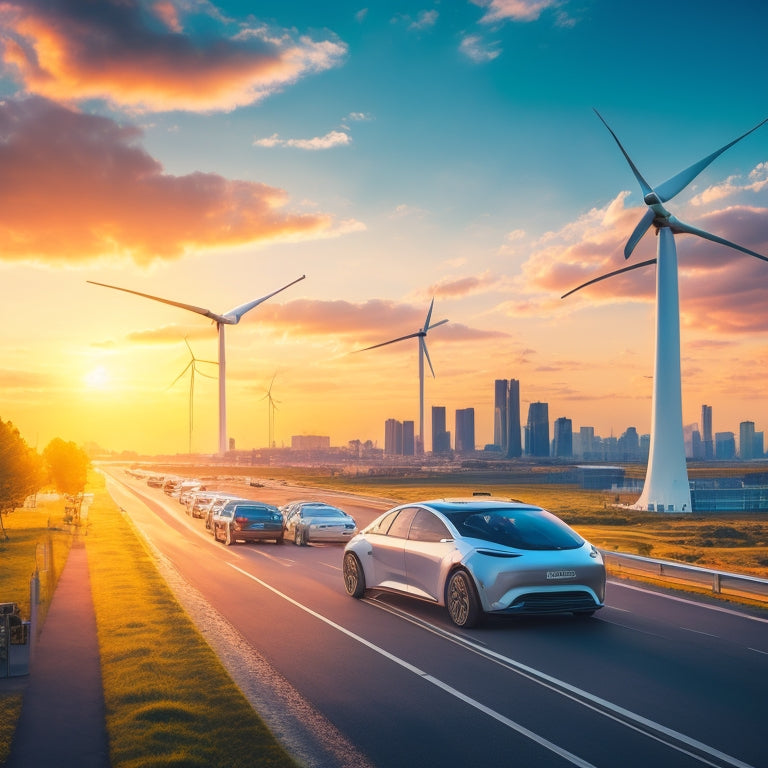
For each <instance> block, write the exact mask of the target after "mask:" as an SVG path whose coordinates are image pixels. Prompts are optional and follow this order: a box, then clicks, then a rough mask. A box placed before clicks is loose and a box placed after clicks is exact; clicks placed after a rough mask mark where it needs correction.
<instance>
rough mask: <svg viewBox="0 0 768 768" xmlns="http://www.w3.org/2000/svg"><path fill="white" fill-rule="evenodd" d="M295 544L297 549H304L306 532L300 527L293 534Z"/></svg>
mask: <svg viewBox="0 0 768 768" xmlns="http://www.w3.org/2000/svg"><path fill="white" fill-rule="evenodd" d="M293 543H294V544H295V545H296V546H297V547H303V546H304V532H303V531H302V530H301V528H299V526H298V525H297V526H296V529H295V530H294V532H293Z"/></svg>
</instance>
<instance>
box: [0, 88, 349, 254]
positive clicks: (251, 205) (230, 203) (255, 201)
mask: <svg viewBox="0 0 768 768" xmlns="http://www.w3.org/2000/svg"><path fill="white" fill-rule="evenodd" d="M140 136H141V133H140V131H139V129H138V128H136V127H133V126H123V125H118V124H117V123H115V122H114V121H112V120H109V119H107V118H104V117H97V116H92V115H85V114H81V113H79V112H75V111H73V110H69V109H66V108H64V107H62V106H59V105H57V104H54V103H52V102H50V101H46V100H45V99H41V98H36V97H35V98H30V99H26V100H23V101H6V102H0V259H4V260H7V261H13V260H16V261H18V260H38V261H45V262H48V263H59V264H65V263H67V264H74V263H80V262H85V261H89V260H93V259H96V258H98V257H101V256H122V257H126V258H130V259H132V260H133V261H135V262H136V263H139V264H146V263H148V262H151V261H152V260H154V259H172V258H177V257H179V256H181V255H183V254H184V253H185V252H187V251H190V250H193V249H204V248H213V247H220V246H224V247H226V246H238V245H243V244H248V243H259V242H265V241H273V240H296V239H302V238H311V237H325V236H331V235H333V234H336V233H338V231H339V229H335V228H334V225H333V223H332V220H331V218H330V217H329V216H327V215H323V214H312V215H309V214H300V213H290V212H287V211H285V210H284V207H285V204H286V202H287V198H286V194H285V192H284V191H283V190H280V189H276V188H274V187H269V186H266V185H265V184H258V183H255V182H249V181H236V180H234V181H233V180H229V179H226V178H224V177H222V176H219V175H218V174H214V173H191V174H188V175H186V176H172V175H169V174H166V173H164V172H163V168H162V166H161V165H160V163H159V162H158V161H157V160H155V159H154V158H152V157H151V156H150V155H149V154H147V152H146V151H144V150H143V149H142V148H141V147H140V146H139V145H138V139H139V138H140ZM356 226H359V225H356V224H355V223H354V222H353V223H342V224H339V225H338V227H339V228H340V229H350V228H355V227H356Z"/></svg>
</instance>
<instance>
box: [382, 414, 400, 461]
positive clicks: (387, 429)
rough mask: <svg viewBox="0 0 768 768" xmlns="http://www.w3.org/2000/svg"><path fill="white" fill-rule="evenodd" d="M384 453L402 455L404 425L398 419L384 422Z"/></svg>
mask: <svg viewBox="0 0 768 768" xmlns="http://www.w3.org/2000/svg"><path fill="white" fill-rule="evenodd" d="M384 453H385V454H386V455H388V456H402V453H403V425H402V423H401V422H399V421H398V420H397V419H387V420H386V421H385V422H384Z"/></svg>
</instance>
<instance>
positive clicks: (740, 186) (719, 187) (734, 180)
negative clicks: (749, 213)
mask: <svg viewBox="0 0 768 768" xmlns="http://www.w3.org/2000/svg"><path fill="white" fill-rule="evenodd" d="M748 178H749V181H748V182H747V183H746V184H745V183H743V180H742V177H741V176H729V177H728V178H727V179H726V180H725V181H724V182H723V183H722V184H715V185H713V186H711V187H707V189H705V190H704V191H702V192H700V193H699V194H698V195H696V196H695V197H693V198H692V199H691V205H696V206H703V205H707V204H709V203H716V202H719V201H720V200H724V199H725V198H728V197H734V196H735V195H738V194H740V193H742V192H753V193H755V194H756V193H758V192H762V191H763V190H766V189H768V162H765V163H759V164H758V165H757V166H755V167H754V168H753V169H752V170H751V171H750V173H749V177H748Z"/></svg>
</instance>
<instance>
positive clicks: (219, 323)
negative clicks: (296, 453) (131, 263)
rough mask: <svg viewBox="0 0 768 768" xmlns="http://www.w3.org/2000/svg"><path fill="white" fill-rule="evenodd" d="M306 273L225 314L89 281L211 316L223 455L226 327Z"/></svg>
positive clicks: (225, 429) (225, 393)
mask: <svg viewBox="0 0 768 768" xmlns="http://www.w3.org/2000/svg"><path fill="white" fill-rule="evenodd" d="M305 277H306V275H302V276H301V277H298V278H296V280H293V281H291V282H290V283H288V284H287V285H284V286H283V287H282V288H278V289H277V290H276V291H272V293H268V294H267V295H266V296H262V297H261V298H260V299H254V300H253V301H249V302H248V303H247V304H241V305H240V306H239V307H235V308H234V309H230V310H229V312H225V313H224V314H221V315H220V314H217V313H216V312H212V311H211V310H210V309H204V308H203V307H196V306H194V305H192V304H183V303H181V302H179V301H171V300H170V299H162V298H160V297H159V296H151V295H150V294H148V293H140V292H139V291H131V290H129V289H128V288H120V287H118V286H117V285H107V284H106V283H97V282H94V281H93V280H88V281H87V282H89V283H91V284H92V285H100V286H102V287H103V288H113V289H114V290H116V291H123V292H125V293H132V294H134V295H135V296H143V297H144V298H145V299H152V300H153V301H159V302H161V303H162V304H170V305H171V306H172V307H179V308H180V309H186V310H189V311H190V312H195V313H197V314H198V315H203V317H209V318H211V320H213V321H214V322H215V323H216V329H217V331H218V334H219V455H220V456H223V455H224V454H225V453H226V452H227V387H226V365H227V362H226V345H225V343H224V328H225V327H226V326H227V325H237V324H238V323H239V322H240V320H241V318H242V317H243V315H245V314H246V312H250V311H251V310H252V309H253V308H254V307H257V306H258V305H259V304H261V303H263V302H265V301H266V300H267V299H271V298H272V297H273V296H274V295H276V294H278V293H280V292H281V291H284V290H285V289H286V288H290V287H291V286H292V285H295V284H296V283H298V282H299V281H300V280H303V279H304V278H305Z"/></svg>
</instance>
